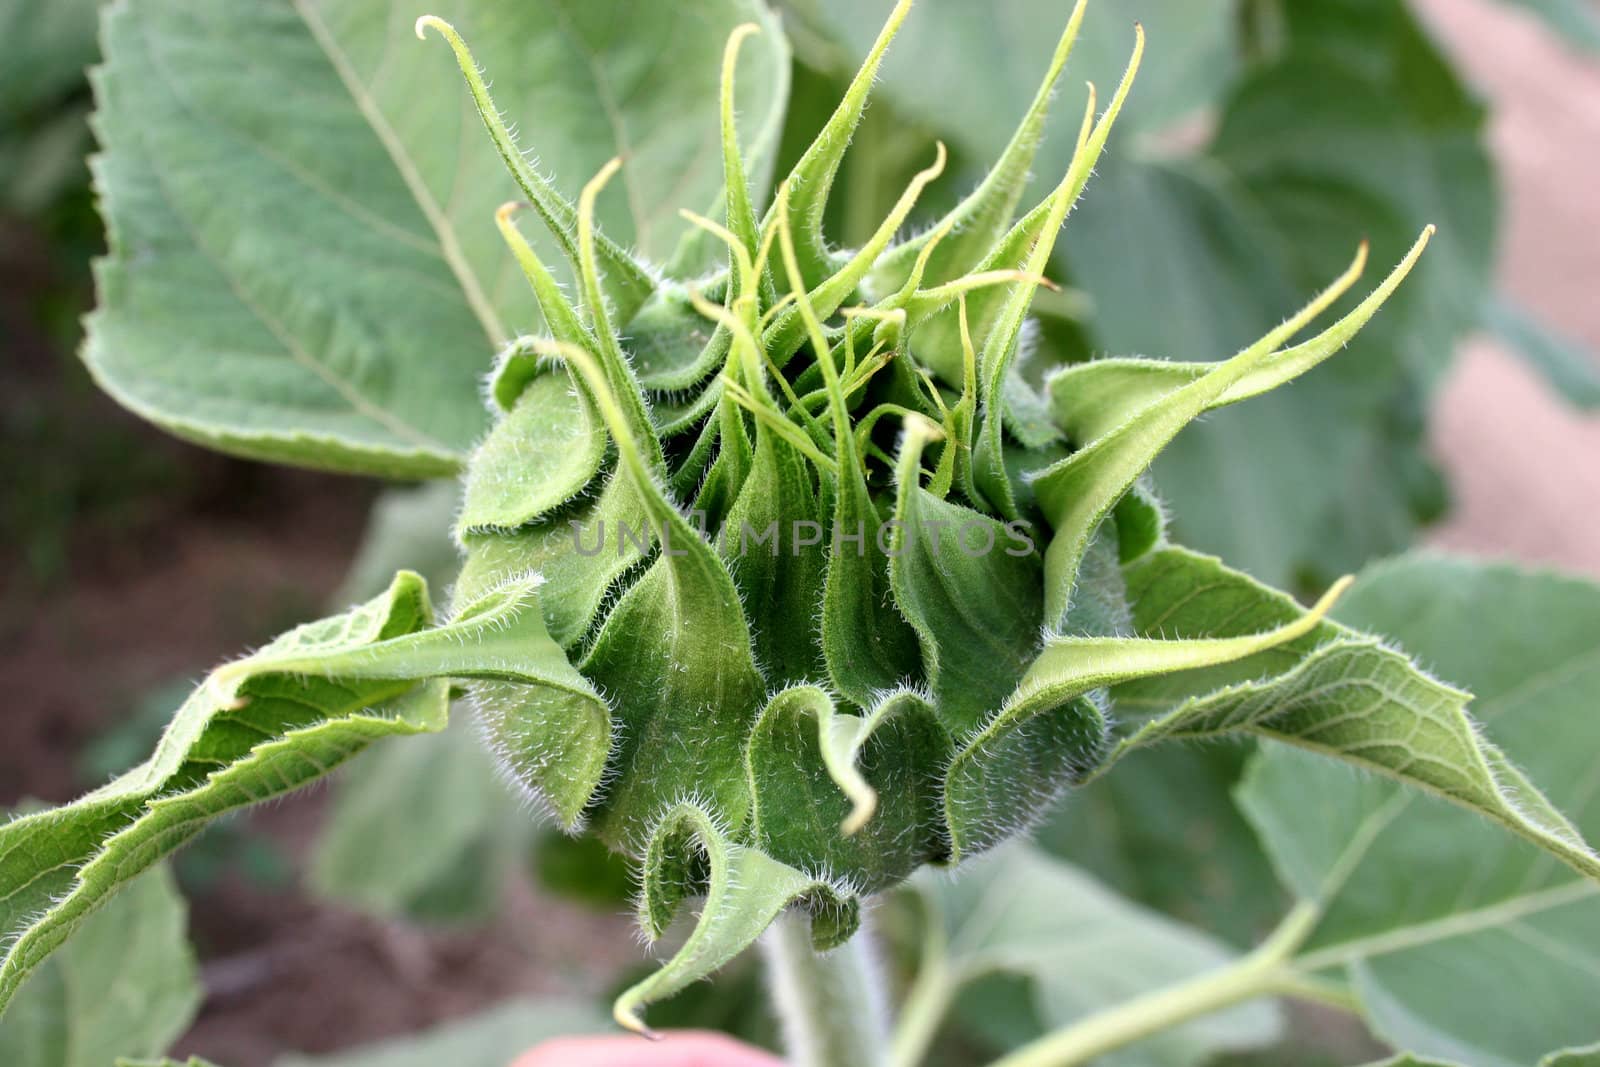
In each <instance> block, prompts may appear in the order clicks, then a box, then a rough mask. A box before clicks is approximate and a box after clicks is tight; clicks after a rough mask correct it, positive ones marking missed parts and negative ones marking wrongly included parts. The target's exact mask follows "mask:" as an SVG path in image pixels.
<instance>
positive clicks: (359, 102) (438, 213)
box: [290, 0, 509, 348]
mask: <svg viewBox="0 0 1600 1067" xmlns="http://www.w3.org/2000/svg"><path fill="white" fill-rule="evenodd" d="M290 4H291V5H292V6H293V8H294V11H295V14H297V15H299V16H300V21H301V22H303V23H304V24H305V27H306V31H307V32H308V33H310V34H311V38H312V40H314V41H315V42H316V43H317V47H318V48H319V49H321V51H322V54H323V55H324V56H325V57H326V58H327V60H328V64H329V65H330V66H331V67H332V68H333V71H334V73H335V74H337V75H338V76H339V81H340V83H341V84H342V85H343V86H344V88H345V91H346V92H347V93H349V94H350V99H351V102H353V103H354V104H355V105H356V109H357V110H358V111H360V112H361V117H362V118H364V119H365V120H366V122H367V125H368V127H370V128H371V130H372V132H373V134H374V135H375V136H376V137H377V138H378V141H379V143H380V144H382V145H383V149H384V151H385V152H387V153H388V155H389V159H390V161H391V162H393V163H394V166H395V170H396V171H397V172H399V175H400V179H401V180H402V181H403V182H405V186H406V189H407V190H409V191H410V193H411V198H412V199H413V200H414V201H416V204H417V207H418V209H419V210H421V212H422V214H423V217H424V218H426V219H427V220H428V225H429V226H430V227H431V228H432V229H433V232H434V236H435V237H437V238H438V240H439V251H440V253H441V254H442V255H443V256H444V260H445V263H446V264H447V265H448V266H449V267H450V271H451V273H452V274H454V275H455V276H456V280H457V281H458V282H460V284H461V291H462V294H463V295H464V296H465V297H466V300H467V303H468V305H469V306H470V307H471V308H472V313H473V314H474V315H475V316H477V319H478V322H479V324H480V325H482V327H483V330H484V333H485V334H487V335H488V337H489V342H490V344H492V345H494V346H495V347H497V348H498V347H499V346H501V345H503V344H505V343H506V342H507V341H508V340H509V335H508V334H507V333H506V329H505V326H504V325H503V324H502V323H501V321H500V316H499V315H498V314H497V313H496V312H495V310H494V305H493V304H491V303H490V302H489V298H488V295H487V293H485V291H484V289H483V284H482V282H481V281H480V280H479V278H478V275H477V273H476V272H475V271H474V270H473V269H472V265H471V264H470V263H468V262H467V257H466V253H465V252H463V251H462V248H461V242H460V241H459V239H458V238H457V236H456V229H455V224H454V223H453V222H451V221H450V217H449V216H448V215H446V214H445V213H444V209H443V208H442V207H441V206H440V205H439V202H438V201H437V200H436V199H435V198H434V195H433V190H431V189H429V188H428V185H427V183H426V182H424V181H423V180H422V174H421V173H420V172H419V171H418V170H417V166H416V163H415V161H413V160H412V158H411V154H410V152H408V151H407V150H406V146H405V145H404V144H403V143H402V142H401V140H400V137H399V135H398V134H397V133H395V130H394V127H392V126H390V125H389V121H388V119H386V118H385V117H384V115H383V111H382V109H381V108H379V107H378V102H377V100H376V99H374V98H373V96H372V94H371V93H370V92H369V91H368V90H367V87H366V86H365V85H363V84H362V82H361V79H360V78H359V77H358V76H357V74H356V71H355V68H354V67H352V66H351V64H350V58H349V56H347V55H346V54H345V52H344V50H343V49H341V48H340V47H339V43H338V42H337V41H335V40H334V39H333V35H332V34H331V33H329V31H328V27H327V24H326V23H325V22H323V21H322V19H321V17H320V16H319V15H317V13H316V12H315V11H313V10H312V8H311V6H310V4H309V3H308V2H307V0H290Z"/></svg>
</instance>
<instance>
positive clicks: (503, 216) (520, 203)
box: [494, 200, 531, 225]
mask: <svg viewBox="0 0 1600 1067" xmlns="http://www.w3.org/2000/svg"><path fill="white" fill-rule="evenodd" d="M530 206H531V205H530V204H529V203H528V202H527V201H526V200H507V201H506V202H505V203H503V204H501V205H500V206H499V207H497V208H495V209H494V220H495V221H496V222H498V223H500V224H501V225H505V224H506V223H508V222H510V221H511V220H512V218H513V217H515V216H516V214H517V212H519V211H521V210H522V209H523V208H526V207H530Z"/></svg>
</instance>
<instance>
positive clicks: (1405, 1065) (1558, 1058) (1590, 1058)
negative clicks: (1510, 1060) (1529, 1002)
mask: <svg viewBox="0 0 1600 1067" xmlns="http://www.w3.org/2000/svg"><path fill="white" fill-rule="evenodd" d="M1597 1063H1600V1045H1593V1046H1590V1047H1589V1048H1586V1049H1585V1048H1578V1049H1568V1050H1566V1051H1564V1052H1553V1053H1551V1054H1550V1055H1548V1056H1546V1057H1545V1058H1544V1059H1542V1060H1540V1061H1539V1067H1593V1065H1594V1064H1597ZM1370 1067H1461V1065H1460V1064H1459V1063H1457V1062H1454V1061H1451V1062H1446V1061H1444V1060H1434V1059H1421V1058H1419V1057H1416V1056H1412V1055H1410V1054H1409V1053H1408V1054H1405V1055H1400V1056H1396V1057H1394V1058H1393V1059H1388V1060H1384V1061H1383V1062H1382V1063H1374V1064H1371V1065H1370Z"/></svg>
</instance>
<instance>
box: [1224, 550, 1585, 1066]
mask: <svg viewBox="0 0 1600 1067" xmlns="http://www.w3.org/2000/svg"><path fill="white" fill-rule="evenodd" d="M1340 616H1341V618H1342V619H1344V620H1345V621H1347V622H1349V623H1351V624H1354V625H1358V626H1362V627H1365V628H1371V629H1374V630H1380V631H1382V632H1385V633H1388V634H1391V635H1393V637H1394V638H1395V639H1397V640H1399V641H1400V642H1402V643H1403V644H1404V645H1405V647H1406V648H1407V649H1408V650H1410V651H1411V652H1413V653H1415V654H1416V655H1418V656H1420V657H1421V658H1422V659H1423V660H1424V661H1426V662H1427V663H1429V664H1430V665H1432V666H1433V667H1434V668H1435V669H1437V670H1438V671H1439V672H1440V673H1441V674H1443V675H1445V676H1446V677H1449V678H1452V679H1454V680H1457V681H1459V682H1461V683H1463V684H1465V685H1468V686H1470V687H1471V688H1472V689H1473V691H1474V692H1476V694H1477V699H1476V700H1475V702H1474V705H1473V708H1474V711H1475V713H1476V717H1477V718H1478V719H1479V720H1480V721H1481V722H1483V723H1484V725H1485V727H1486V729H1487V730H1488V731H1490V732H1491V733H1492V734H1493V736H1494V738H1495V740H1496V741H1497V742H1498V743H1499V744H1501V745H1503V746H1504V749H1505V752H1506V754H1507V757H1508V760H1509V761H1510V762H1508V763H1507V764H1506V765H1505V766H1504V768H1503V770H1502V773H1503V774H1504V775H1505V776H1506V780H1507V782H1508V784H1511V783H1514V782H1515V781H1516V778H1518V777H1520V776H1521V773H1522V772H1526V774H1527V776H1528V777H1529V778H1531V779H1533V780H1534V781H1537V782H1538V783H1539V784H1540V786H1542V787H1543V788H1544V789H1545V790H1546V791H1547V792H1548V794H1549V795H1550V796H1551V797H1552V798H1553V799H1554V800H1555V801H1556V803H1557V804H1558V805H1559V806H1560V807H1561V808H1562V809H1563V810H1565V811H1566V812H1567V813H1568V815H1570V816H1571V818H1572V822H1573V824H1575V826H1576V828H1577V829H1578V830H1580V831H1582V832H1584V833H1586V834H1587V835H1588V836H1589V837H1590V838H1591V839H1593V838H1595V837H1600V792H1597V791H1596V790H1595V788H1594V782H1595V766H1596V764H1595V752H1596V750H1597V748H1600V739H1597V737H1596V734H1595V730H1596V726H1597V723H1600V720H1597V719H1596V718H1595V716H1594V714H1593V708H1594V693H1595V691H1596V687H1597V685H1600V645H1597V635H1600V588H1596V587H1595V586H1593V585H1591V584H1589V583H1586V582H1582V581H1578V580H1574V579H1564V578H1559V577H1556V576H1553V575H1548V574H1528V573H1523V572H1519V571H1517V570H1514V569H1512V568H1509V567H1499V566H1486V565H1477V564H1471V563H1465V562H1459V561H1452V560H1447V559H1440V558H1431V557H1426V556H1423V557H1413V558H1408V559H1404V560H1401V561H1398V562H1395V563H1391V564H1386V565H1382V566H1378V567H1375V568H1373V569H1372V571H1371V572H1369V573H1368V574H1366V575H1365V576H1363V578H1362V580H1361V581H1360V582H1359V583H1358V585H1357V586H1356V588H1355V589H1354V590H1353V591H1352V592H1351V594H1350V596H1349V597H1348V599H1347V600H1346V602H1345V604H1344V605H1343V607H1342V608H1341V610H1340ZM1513 764H1514V766H1515V767H1517V768H1520V769H1521V770H1520V771H1512V770H1511V766H1512V765H1513ZM1240 800H1241V803H1242V804H1243V806H1244V808H1245V811H1246V813H1247V814H1248V815H1249V817H1250V819H1251V820H1252V821H1253V822H1254V823H1255V825H1256V827H1257V829H1258V831H1259V832H1260V833H1261V835H1262V837H1263V838H1264V840H1265V842H1266V844H1267V846H1268V849H1269V851H1270V852H1271V853H1272V856H1273V859H1274V861H1275V863H1276V865H1277V867H1278V869H1279V871H1280V873H1281V874H1282V876H1283V878H1284V880H1285V881H1286V882H1287V884H1288V885H1289V886H1290V888H1291V889H1293V890H1294V892H1295V893H1296V894H1297V895H1299V896H1300V897H1301V898H1302V899H1303V900H1305V901H1308V902H1310V903H1311V904H1312V905H1314V906H1315V907H1316V908H1317V909H1318V910H1319V914H1320V919H1319V921H1318V922H1317V925H1316V928H1315V930H1314V932H1313V933H1312V935H1311V938H1310V940H1309V941H1308V942H1307V944H1306V946H1305V947H1304V948H1303V950H1302V951H1301V954H1300V955H1299V957H1298V958H1297V959H1296V960H1295V961H1294V964H1293V965H1294V967H1295V968H1297V969H1298V970H1300V971H1302V972H1307V973H1320V974H1324V975H1330V976H1332V975H1340V976H1344V977H1345V978H1346V979H1347V980H1348V981H1349V982H1350V983H1351V984H1352V986H1353V988H1354V991H1355V994H1356V996H1357V997H1358V998H1359V1001H1360V1003H1361V1005H1362V1009H1363V1011H1364V1013H1365V1014H1366V1016H1367V1018H1368V1020H1369V1021H1370V1022H1371V1023H1372V1025H1373V1027H1374V1028H1375V1029H1376V1030H1377V1031H1378V1033H1380V1034H1381V1035H1382V1036H1383V1037H1385V1038H1386V1039H1387V1040H1389V1041H1391V1042H1393V1043H1394V1044H1396V1045H1397V1046H1399V1047H1402V1048H1407V1049H1412V1050H1415V1051H1417V1052H1421V1053H1426V1054H1429V1055H1436V1056H1442V1057H1444V1058H1446V1059H1450V1060H1455V1061H1459V1062H1461V1063H1463V1064H1466V1065H1468V1067H1514V1065H1526V1064H1529V1063H1534V1062H1536V1061H1538V1060H1539V1058H1540V1057H1541V1056H1543V1055H1545V1054H1546V1053H1548V1052H1550V1051H1552V1050H1555V1049H1561V1048H1566V1047H1569V1046H1579V1045H1585V1044H1589V1043H1592V1042H1593V1041H1594V1040H1595V1039H1596V1037H1600V1018H1597V1017H1596V1015H1595V1013H1594V1005H1595V1004H1596V1003H1600V955H1597V951H1600V943H1597V941H1596V938H1595V931H1596V930H1600V886H1596V885H1595V883H1594V882H1593V881H1591V880H1588V879H1585V878H1582V877H1581V876H1579V875H1578V874H1576V873H1574V872H1573V871H1572V870H1571V869H1570V868H1569V867H1567V866H1565V865H1563V864H1561V863H1558V862H1557V861H1556V860H1555V859H1554V858H1553V857H1551V856H1550V855H1548V854H1547V853H1545V852H1543V851H1541V850H1539V849H1537V848H1535V847H1533V846H1532V845H1530V844H1529V843H1528V842H1526V841H1523V840H1519V839H1518V838H1517V837H1515V836H1513V835H1511V834H1507V833H1505V832H1504V830H1503V829H1502V828H1501V827H1499V826H1496V825H1494V824H1492V823H1490V822H1488V821H1487V820H1484V819H1481V818H1478V817H1475V816H1474V815H1472V814H1469V813H1467V812H1464V811H1462V810H1460V809H1459V808H1456V807H1453V806H1450V805H1446V804H1442V803H1440V802H1438V801H1437V800H1434V799H1433V798H1431V797H1428V796H1425V795H1422V794H1418V793H1416V792H1414V791H1409V790H1406V789H1403V788H1401V787H1400V786H1397V785H1395V784H1393V783H1391V782H1388V781H1385V780H1383V779H1381V778H1355V777H1352V776H1351V775H1349V774H1348V773H1346V772H1344V771H1342V770H1341V769H1340V768H1338V767H1336V766H1334V765H1332V764H1330V763H1328V762H1326V761H1323V760H1319V759H1315V758H1313V757H1310V756H1306V755H1302V754H1299V753H1294V752H1291V751H1288V750H1287V749H1284V748H1281V747H1278V746H1272V747H1271V748H1269V749H1268V750H1266V751H1264V752H1263V754H1262V756H1261V758H1259V760H1258V762H1257V763H1256V764H1255V766H1254V767H1253V769H1252V770H1251V772H1250V773H1249V774H1248V776H1247V778H1246V781H1245V784H1244V786H1243V787H1242V789H1241V791H1240Z"/></svg>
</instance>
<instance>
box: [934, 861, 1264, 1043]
mask: <svg viewBox="0 0 1600 1067" xmlns="http://www.w3.org/2000/svg"><path fill="white" fill-rule="evenodd" d="M913 884H914V885H915V887H916V891H917V893H918V894H919V895H920V897H921V898H922V900H923V902H924V903H925V905H926V908H927V911H928V922H929V923H931V924H932V925H933V929H932V931H931V932H930V933H929V934H928V935H926V936H927V938H928V940H927V944H928V945H929V946H930V952H929V954H928V955H927V956H926V957H925V960H924V964H923V966H924V968H931V971H930V972H929V973H928V974H927V975H925V976H924V977H923V978H920V979H919V981H921V982H923V983H925V984H932V983H938V984H939V986H940V987H941V988H942V991H943V996H944V997H945V998H947V999H948V1000H949V1001H952V1002H956V1003H959V1002H960V1001H961V1000H963V999H964V997H963V995H962V993H961V990H963V989H964V988H965V987H967V986H968V985H969V984H971V983H975V982H977V981H979V980H980V979H983V978H985V977H986V976H991V975H996V974H1006V975H1012V976H1015V977H1018V978H1021V979H1023V980H1024V981H1025V982H1026V986H1027V991H1026V998H1027V1002H1028V1006H1029V1007H1030V1008H1031V1010H1032V1013H1033V1015H1034V1018H1035V1019H1036V1024H1037V1026H1038V1027H1039V1028H1040V1029H1041V1030H1050V1029H1056V1028H1058V1027H1062V1026H1065V1025H1068V1024H1070V1023H1072V1022H1074V1021H1077V1020H1079V1019H1082V1018H1083V1017H1085V1016H1088V1015H1092V1014H1094V1013H1095V1012H1097V1011H1100V1010H1103V1009H1106V1008H1110V1007H1114V1006H1116V1005H1119V1004H1122V1003H1123V1002H1125V1001H1127V1000H1129V999H1130V998H1132V997H1135V996H1138V995H1140V994H1143V993H1148V992H1151V991H1153V990H1156V989H1160V988H1164V987H1166V986H1169V985H1172V984H1173V983H1176V982H1179V981H1182V980H1184V979H1186V978H1191V977H1193V976H1195V975H1197V974H1200V973H1202V972H1205V971H1209V970H1212V969H1215V968H1217V967H1221V966H1224V965H1226V964H1227V963H1228V962H1229V961H1230V960H1232V959H1233V958H1234V957H1233V954H1232V952H1231V951H1230V950H1229V949H1228V948H1227V947H1225V946H1224V945H1223V944H1221V943H1220V942H1218V941H1216V940H1215V939H1214V938H1212V937H1210V936H1208V935H1206V934H1203V933H1201V932H1199V931H1198V930H1195V929H1193V928H1191V927H1188V926H1184V925H1183V924H1181V923H1178V922H1176V921H1174V920H1172V919H1169V918H1166V917H1165V916H1161V915H1157V914H1155V913H1153V912H1150V911H1147V910H1146V909H1144V908H1141V907H1139V906H1138V905H1136V904H1134V903H1133V902H1131V901H1129V900H1126V899H1125V898H1122V897H1120V896H1118V895H1117V894H1115V893H1113V892H1111V891H1110V890H1108V889H1106V888H1105V887H1104V886H1102V885H1100V884H1099V883H1098V882H1096V881H1095V880H1094V879H1092V878H1090V877H1089V876H1088V875H1086V874H1084V873H1082V872H1081V871H1079V870H1077V869H1076V868H1074V867H1071V866H1069V865H1067V864H1065V863H1062V862H1060V861H1059V860H1054V859H1051V858H1049V857H1046V856H1044V855H1042V854H1041V853H1039V852H1037V851H1035V850H1033V849H1031V848H1029V847H1027V846H1022V845H1012V846H1007V847H1006V848H1004V849H1001V850H1000V851H998V852H997V853H996V854H995V855H993V856H990V857H986V858H984V859H982V860H979V861H977V862H975V863H974V864H973V865H972V866H971V867H970V868H964V869H963V871H962V874H961V877H960V878H958V879H954V880H952V879H949V878H944V877H932V876H927V875H926V874H925V875H924V876H922V877H919V878H918V879H917V880H916V882H914V883H913ZM979 1010H981V1009H979ZM963 1017H964V1018H967V1019H969V1020H971V1019H972V1018H973V1012H965V1013H963ZM1279 1028H1280V1027H1279V1021H1278V1015H1277V1011H1276V1009H1275V1008H1274V1007H1273V1006H1272V1005H1271V1004H1254V1005H1247V1006H1244V1007H1238V1008H1233V1009H1231V1010H1229V1011H1226V1012H1223V1013H1220V1014H1217V1015H1213V1016H1210V1017H1208V1018H1204V1019H1200V1020H1197V1021H1194V1022H1190V1023H1187V1024H1185V1025H1183V1026H1179V1027H1175V1028H1173V1029H1171V1030H1168V1031H1166V1032H1164V1033H1161V1034H1158V1035H1155V1036H1153V1037H1151V1038H1149V1039H1147V1040H1145V1041H1142V1042H1138V1043H1135V1044H1133V1045H1130V1046H1128V1047H1127V1048H1126V1049H1125V1050H1122V1051H1119V1052H1116V1053H1113V1054H1111V1055H1108V1056H1106V1057H1104V1058H1103V1060H1096V1061H1095V1062H1097V1063H1100V1062H1104V1063H1105V1064H1107V1065H1115V1067H1177V1065H1189V1064H1199V1063H1203V1062H1205V1061H1206V1060H1207V1059H1208V1058H1209V1057H1210V1056H1211V1055H1213V1054H1215V1053H1217V1052H1219V1051H1222V1050H1225V1049H1244V1048H1254V1047H1257V1046H1260V1045H1264V1044H1268V1043H1270V1042H1272V1041H1273V1040H1275V1039H1276V1038H1277V1036H1278V1033H1279ZM1012 1036H1013V1037H1020V1036H1022V1035H1021V1034H1016V1035H1012ZM1030 1036H1037V1035H1036V1034H1035V1035H1030Z"/></svg>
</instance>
